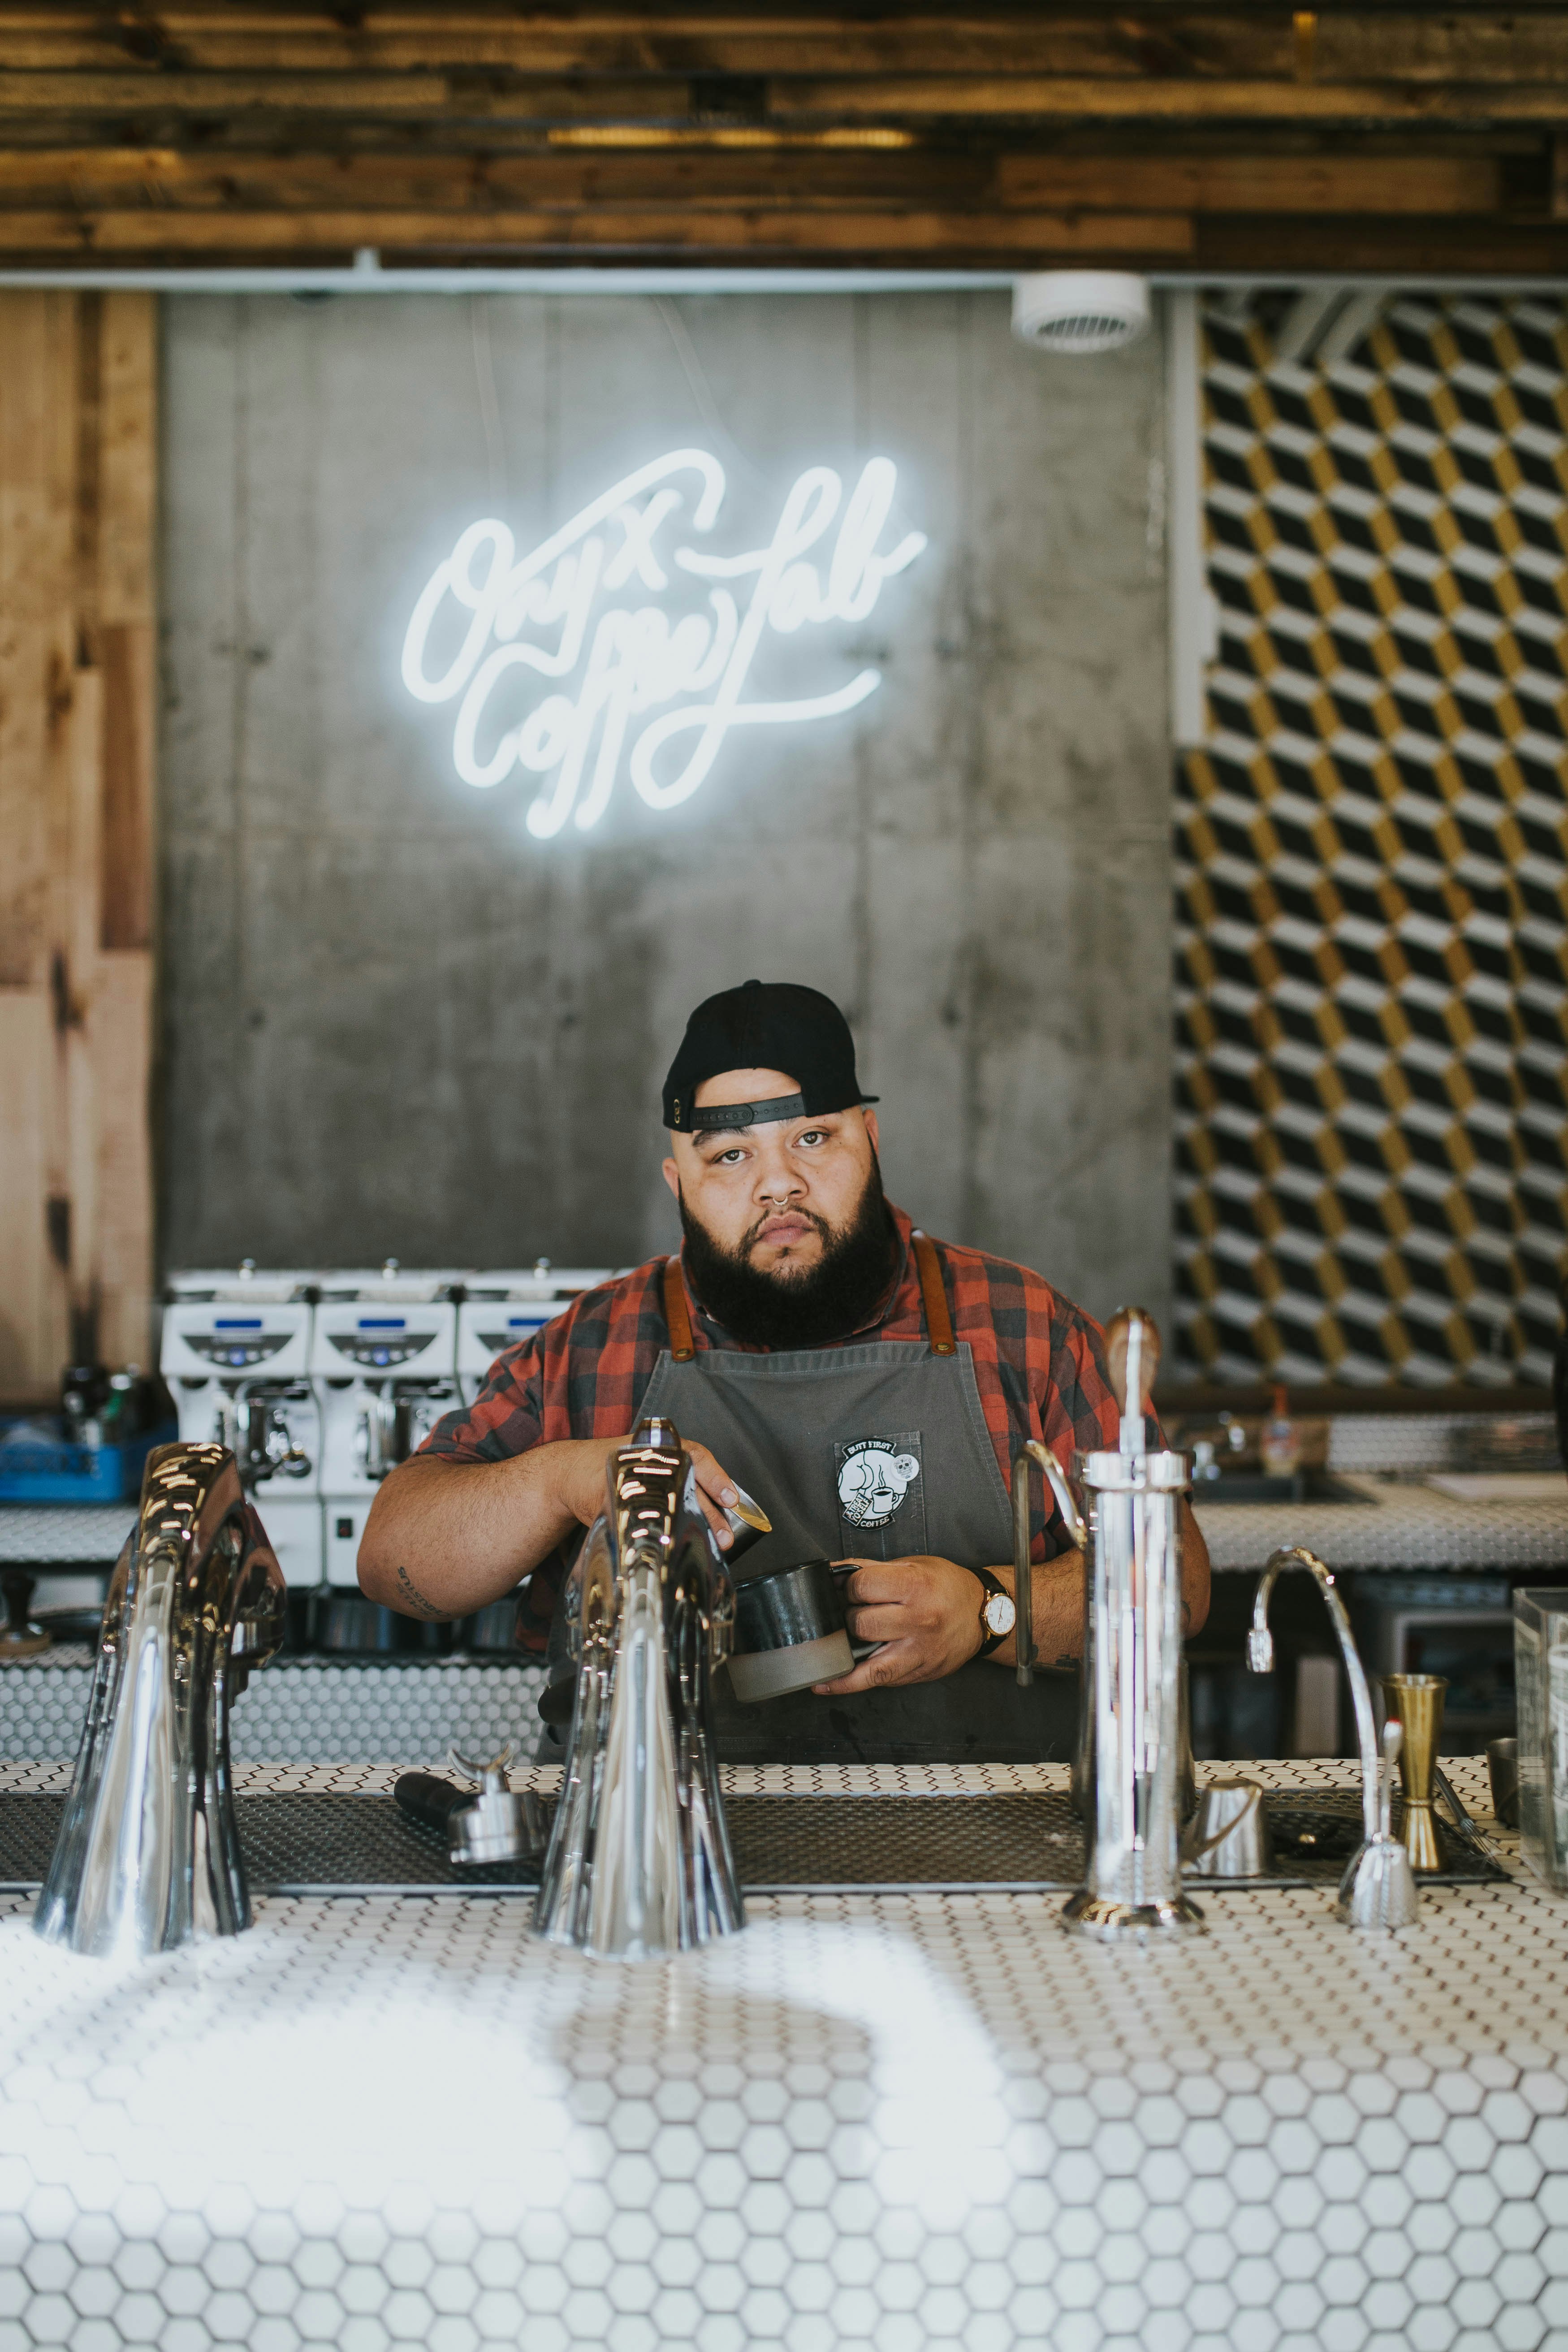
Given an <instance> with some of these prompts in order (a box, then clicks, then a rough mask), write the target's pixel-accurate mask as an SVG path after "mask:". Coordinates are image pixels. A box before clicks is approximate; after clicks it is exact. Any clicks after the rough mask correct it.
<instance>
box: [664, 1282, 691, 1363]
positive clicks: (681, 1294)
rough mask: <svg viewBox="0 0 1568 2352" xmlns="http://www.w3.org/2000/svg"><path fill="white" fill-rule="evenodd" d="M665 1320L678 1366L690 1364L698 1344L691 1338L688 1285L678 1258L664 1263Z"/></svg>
mask: <svg viewBox="0 0 1568 2352" xmlns="http://www.w3.org/2000/svg"><path fill="white" fill-rule="evenodd" d="M664 1319H665V1321H666V1322H667V1323H668V1326H669V1352H670V1354H671V1356H672V1357H673V1358H674V1360H675V1361H676V1362H677V1363H678V1364H689V1362H690V1361H691V1360H692V1358H693V1356H695V1355H696V1353H697V1342H696V1340H695V1339H693V1338H692V1336H691V1318H690V1316H689V1314H688V1313H687V1311H686V1284H685V1281H684V1280H683V1278H682V1276H681V1272H680V1260H679V1258H678V1257H667V1258H666V1259H665V1261H664Z"/></svg>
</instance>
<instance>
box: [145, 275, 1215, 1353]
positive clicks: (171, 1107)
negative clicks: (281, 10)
mask: <svg viewBox="0 0 1568 2352" xmlns="http://www.w3.org/2000/svg"><path fill="white" fill-rule="evenodd" d="M164 320H165V325H164V333H165V361H166V367H165V409H164V419H165V421H164V431H165V436H166V447H165V462H164V467H163V480H164V483H165V493H164V496H165V516H164V555H163V613H164V617H165V638H166V644H165V681H166V698H165V706H164V753H163V775H164V793H165V803H164V809H163V871H164V877H165V883H164V895H163V971H164V1020H165V1026H164V1052H165V1073H164V1086H163V1102H164V1118H163V1261H164V1263H165V1265H181V1264H184V1265H189V1264H193V1263H203V1262H210V1261H213V1260H216V1261H220V1262H221V1261H226V1260H232V1259H235V1258H237V1257H238V1256H239V1255H243V1254H246V1253H249V1254H251V1255H256V1256H257V1257H258V1258H261V1259H263V1260H271V1261H273V1262H279V1261H282V1262H291V1263H296V1264H309V1263H326V1264H352V1263H356V1262H357V1263H364V1262H366V1261H370V1262H378V1261H379V1260H380V1258H381V1257H382V1256H383V1255H384V1254H386V1253H388V1252H393V1253H395V1254H396V1255H399V1256H401V1257H402V1258H403V1260H404V1261H405V1263H413V1262H416V1261H421V1262H426V1263H430V1262H436V1263H447V1264H456V1265H463V1264H479V1265H487V1264H489V1265H497V1264H507V1263H516V1262H518V1261H519V1260H529V1259H531V1257H532V1256H533V1255H534V1254H535V1253H536V1252H538V1251H541V1250H547V1251H549V1252H550V1253H551V1254H552V1255H553V1256H554V1257H555V1258H556V1259H557V1261H558V1262H566V1261H572V1260H575V1261H579V1262H582V1261H587V1262H605V1261H618V1260H625V1259H631V1258H635V1257H637V1256H639V1255H643V1254H644V1253H646V1252H647V1251H648V1250H650V1249H654V1248H658V1247H662V1246H665V1245H668V1243H669V1242H670V1240H671V1238H672V1236H673V1234H674V1233H675V1231H676V1227H675V1223H674V1218H673V1209H672V1204H671V1203H670V1202H669V1200H668V1195H667V1193H666V1192H665V1189H664V1186H663V1183H662V1181H660V1179H659V1176H658V1160H659V1157H660V1134H659V1129H658V1084H659V1080H660V1077H661V1076H662V1073H663V1070H664V1068H665V1066H666V1063H667V1061H668V1056H669V1055H670V1054H671V1052H672V1051H673V1048H674V1045H675V1043H676V1041H677V1039H678V1037H679V1031H680V1027H681V1024H682V1022H683V1020H684V1017H685V1014H686V1013H687V1012H688V1010H689V1007H690V1006H691V1005H692V1004H693V1003H696V1002H697V1000H698V999H699V998H700V997H701V996H703V995H705V994H707V993H708V992H710V990H712V989H714V988H718V987H721V986H725V985H728V984H730V983H731V982H735V981H738V980H742V979H744V978H746V977H747V976H748V975H749V974H751V973H753V972H755V973H758V974H760V975H761V976H763V977H764V978H785V977H794V978H804V979H808V980H810V981H812V982H816V984H818V985H819V986H822V987H824V988H826V989H827V990H829V991H830V992H832V993H833V994H835V995H836V996H837V997H838V999H839V1000H840V1002H841V1003H843V1004H844V1005H845V1007H846V1009H847V1012H848V1013H849V1014H850V1017H851V1019H852V1021H853V1022H854V1024H855V1028H856V1033H857V1035H858V1041H859V1046H860V1058H861V1069H862V1074H863V1077H864V1081H865V1083H866V1084H867V1085H868V1087H871V1088H873V1089H874V1090H876V1091H877V1092H878V1093H879V1094H880V1096H881V1097H882V1121H883V1130H884V1162H885V1168H886V1174H887V1181H888V1185H889V1191H890V1192H891V1193H892V1195H893V1197H894V1198H896V1199H897V1200H899V1201H900V1202H903V1203H904V1204H905V1205H906V1206H907V1207H908V1208H909V1209H910V1212H911V1213H913V1214H914V1215H915V1216H916V1217H917V1218H918V1219H920V1220H921V1221H923V1222H924V1223H927V1224H928V1225H930V1226H931V1229H932V1230H933V1231H935V1232H937V1233H940V1234H949V1235H952V1236H953V1237H954V1238H963V1239H967V1240H971V1241H973V1242H977V1243H979V1244H983V1245H984V1246H986V1247H989V1248H992V1249H995V1250H999V1251H1002V1252H1004V1253H1006V1254H1007V1255H1014V1256H1018V1257H1022V1258H1025V1259H1027V1260H1028V1261H1030V1262H1031V1263H1033V1264H1035V1265H1038V1266H1039V1267H1041V1268H1042V1270H1044V1271H1045V1272H1047V1274H1049V1275H1050V1276H1052V1278H1053V1279H1055V1280H1057V1281H1058V1283H1060V1284H1061V1285H1062V1286H1063V1287H1065V1288H1066V1289H1068V1291H1070V1292H1072V1293H1074V1294H1076V1295H1077V1296H1078V1297H1080V1298H1081V1299H1082V1300H1083V1302H1084V1303H1085V1304H1086V1305H1088V1306H1089V1307H1092V1308H1094V1309H1096V1310H1097V1311H1100V1312H1103V1311H1106V1310H1107V1309H1108V1308H1109V1307H1110V1306H1111V1305H1112V1304H1113V1303H1114V1302H1115V1301H1116V1300H1117V1299H1119V1298H1120V1297H1124V1296H1139V1297H1142V1298H1143V1299H1145V1300H1146V1301H1147V1303H1148V1304H1150V1305H1151V1306H1152V1307H1154V1308H1155V1309H1156V1311H1161V1310H1163V1309H1164V1308H1165V1307H1166V1305H1167V1301H1168V1297H1169V1261H1170V1254H1171V1253H1170V1212H1169V1191H1170V1181H1169V1134H1170V1109H1169V1099H1170V1040H1169V1032H1170V1017H1169V999H1170V982H1169V969H1170V915H1169V908H1170V897H1171V892H1170V853H1169V825H1170V793H1171V784H1170V761H1169V755H1168V750H1167V742H1166V724H1165V656H1164V593H1163V551H1162V548H1161V545H1160V526H1159V517H1158V507H1159V497H1158V485H1159V481H1160V479H1161V476H1160V472H1159V446H1160V408H1161V402H1160V384H1161V370H1160V353H1159V349H1158V345H1157V343H1156V342H1155V341H1154V340H1153V339H1151V340H1150V341H1147V342H1145V343H1144V344H1143V345H1142V346H1141V347H1139V348H1138V349H1136V350H1134V351H1132V352H1128V353H1124V354H1121V356H1119V357H1116V358H1113V359H1110V360H1102V361H1094V362H1063V361H1058V362H1051V361H1048V360H1044V359H1041V358H1038V357H1035V356H1032V355H1030V354H1028V353H1026V352H1024V351H1022V350H1021V349H1020V348H1019V347H1018V346H1017V345H1016V344H1015V343H1014V342H1013V341H1011V339H1010V337H1009V334H1008V327H1007V305H1006V301H1005V297H1003V296H1000V295H997V294H994V293H984V294H974V295H923V296H890V295H889V296H870V297H855V298H849V297H832V298H807V297H783V298H777V297H755V298H752V297H727V298H720V297H704V298H683V299H681V300H680V301H679V303H676V304H661V303H660V302H658V301H657V300H654V299H572V298H561V299H555V298H542V297H541V298H534V297H517V298H511V297H495V298H490V299H488V300H487V301H485V302H484V304H483V308H482V310H479V311H477V310H476V308H475V306H474V304H473V303H472V302H471V301H470V300H468V299H439V298H430V299H426V298H412V297H411V298H392V297H385V298H382V297H378V298H375V299H370V298H366V299H337V300H333V301H329V302H325V303H320V304H313V305H307V304H303V303H300V302H298V301H295V300H291V299H287V298H282V299H233V300H230V299H209V298H197V297H176V298H174V299H169V300H168V301H166V302H165V305H164ZM476 331H478V339H479V340H478V345H477V343H476ZM487 332H488V338H489V350H490V356H491V367H492V370H493V381H494V383H495V386H496V393H497V409H498V411H499V419H500V437H499V442H498V440H497V438H496V436H495V435H493V434H492V436H490V439H489V442H487V436H486V430H485V425H484V414H483V408H482V405H481V393H480V384H481V382H482V381H483V373H484V372H483V368H482V365H481V364H480V361H481V358H482V351H483V342H484V338H485V335H486V333H487ZM692 441H696V442H699V443H700V444H702V445H704V446H710V447H711V448H713V449H714V450H715V452H716V453H717V454H718V456H719V457H721V460H722V461H723V463H724V464H725V467H726V468H727V470H728V473H729V478H730V488H729V492H728V496H727V499H726V503H725V507H724V509H723V519H722V522H721V527H720V529H719V530H717V531H716V533H715V543H716V544H719V545H721V546H722V547H723V548H725V549H727V550H735V549H739V548H742V547H746V546H753V545H757V544H759V543H763V542H765V541H766V540H767V538H768V536H769V535H770V533H771V531H772V529H773V523H774V521H775V520H776V518H777V515H778V512H779V508H780V505H781V502H782V499H783V497H784V491H785V490H786V489H787V488H788V485H789V484H790V483H791V482H792V481H793V480H794V478H795V475H796V474H797V473H798V472H799V471H800V470H801V469H802V468H803V467H805V466H807V465H810V464H820V463H825V462H826V463H828V464H833V465H837V466H838V467H841V468H842V469H843V470H844V472H845V474H846V478H847V481H852V480H853V478H854V477H855V475H856V473H858V466H859V463H860V461H861V460H862V459H863V458H864V457H866V456H868V455H870V454H872V453H880V454H886V455H889V456H890V457H894V458H895V459H896V460H897V462H898V465H899V467H900V506H899V511H898V514H897V515H896V517H895V526H894V527H895V530H896V529H900V528H909V527H918V528H920V529H921V530H925V531H926V532H928V533H929V535H930V540H931V545H930V547H929V549H928V551H927V552H926V553H925V554H924V556H922V557H921V559H920V561H919V562H917V563H916V564H915V565H914V566H912V567H911V568H910V570H909V571H908V572H905V573H904V574H903V575H901V576H900V578H898V579H895V580H893V581H891V582H889V583H888V584H887V585H886V586H885V588H884V589H883V592H882V596H881V601H880V603H879V605H878V607H877V609H876V611H875V613H874V614H872V615H871V616H870V618H869V620H868V621H867V622H866V623H864V624H863V625H861V626H860V628H859V630H858V632H857V631H856V630H855V629H852V628H845V627H842V626H841V627H840V628H839V630H838V631H837V635H833V636H832V637H831V639H830V638H829V633H827V632H826V631H820V632H817V633H816V640H817V641H816V644H815V645H813V646H810V647H809V648H808V647H806V646H805V645H804V642H803V641H804V638H805V635H810V634H811V633H809V632H806V633H803V637H802V639H801V640H795V639H792V640H789V641H787V642H786V641H784V640H778V641H775V646H774V653H775V654H776V655H777V656H779V658H780V659H783V658H784V656H787V661H785V665H784V669H783V670H779V671H778V672H777V673H776V680H782V681H783V683H782V685H780V684H779V683H777V682H775V683H774V685H773V690H775V691H778V690H784V691H789V692H803V693H810V692H821V691H824V690H825V689H826V688H829V687H834V686H837V685H839V684H841V683H842V682H843V681H844V680H845V679H847V677H850V676H851V675H852V674H853V672H854V670H855V669H856V668H857V667H859V666H860V665H861V664H862V663H864V662H867V661H873V662H876V663H877V664H879V666H880V667H882V669H883V671H884V674H885V675H884V683H883V686H882V688H881V689H880V691H879V693H878V694H876V695H875V696H873V697H872V698H871V699H870V701H869V702H868V704H867V705H866V706H865V707H864V708H863V709H861V710H859V711H858V712H856V713H854V714H852V715H850V716H847V717H839V718H837V719H832V720H830V721H826V722H823V723H821V724H816V725H812V726H809V727H801V728H793V729H783V728H781V729H778V730H773V731H772V732H771V733H770V734H768V735H766V736H764V735H763V733H762V732H761V731H759V730H752V731H750V732H748V733H744V734H736V735H733V736H731V738H730V740H728V742H727V743H726V746H725V749H724V751H722V753H721V756H720V759H719V761H718V763H717V765H716V767H715V769H714V771H713V773H712V774H711V775H710V778H709V780H708V782H706V783H705V784H704V785H703V787H702V788H701V790H700V792H699V793H696V794H695V795H694V796H693V797H692V798H691V799H690V800H689V802H687V803H685V804H684V805H683V806H681V807H680V808H679V809H674V810H669V811H666V812H663V813H655V812H653V811H651V810H649V809H648V808H647V807H645V806H644V804H643V803H641V802H640V801H639V800H637V798H636V797H635V796H634V795H633V793H631V792H630V790H629V789H628V787H627V786H626V783H625V782H624V781H623V782H622V783H621V784H620V785H619V786H618V788H617V792H616V798H615V800H614V802H613V803H612V805H611V806H610V808H609V810H608V812H607V814H606V815H605V819H604V821H603V823H602V824H600V825H599V827H598V828H597V830H596V831H595V833H593V834H591V835H579V834H575V833H574V830H573V828H572V827H570V826H569V827H568V828H567V830H566V831H565V832H563V833H562V834H561V835H558V836H557V837H556V838H555V839H553V840H549V841H538V840H535V839H533V838H532V837H531V835H529V833H528V832H527V831H526V830H525V828H524V826H523V824H522V811H523V809H524V807H525V805H526V803H527V802H528V800H529V798H530V797H531V790H532V785H531V782H530V781H529V780H526V779H523V778H521V777H519V776H517V775H515V774H514V775H513V777H512V778H511V779H510V782H508V783H506V784H503V785H502V786H500V787H499V788H498V789H496V790H494V791H490V792H478V791H475V790H474V789H472V788H471V787H470V786H468V785H466V784H463V783H461V782H458V779H457V777H456V775H455V773H454V772H453V768H452V763H451V753H450V743H451V732H452V709H451V706H447V708H445V709H429V708H424V707H421V706H419V705H417V704H416V703H415V702H414V701H413V700H412V699H411V698H409V696H408V695H407V694H406V693H405V690H404V688H403V687H402V686H401V684H400V682H399V678H398V669H397V665H398V657H399V652H400V648H401V644H402V638H403V632H404V628H405V622H406V619H407V615H408V613H409V611H410V608H411V606H412V604H413V602H414V599H415V596H416V593H417V592H418V589H419V587H420V586H421V585H422V583H424V581H425V580H426V577H427V576H428V575H429V573H430V572H431V570H432V569H433V567H434V565H435V564H436V562H437V561H438V560H439V559H440V558H441V557H442V556H444V555H445V554H446V553H447V551H448V550H449V549H450V547H451V545H452V542H453V540H454V538H455V536H456V533H457V531H458V529H459V528H460V527H461V526H462V525H463V524H465V523H466V522H468V521H469V520H473V519H474V518H476V517H477V516H479V515H480V514H483V513H486V512H489V511H499V512H500V513H501V514H503V515H504V516H505V517H506V518H507V519H508V520H509V521H510V522H511V524H512V526H513V528H514V529H515V530H516V532H517V537H518V541H519V544H520V547H521V546H525V545H529V544H531V543H532V542H533V541H535V540H536V539H537V538H539V537H542V535H543V534H544V533H546V532H547V531H549V530H552V529H554V528H556V527H557V526H558V525H559V524H560V523H561V521H562V520H563V519H564V518H565V517H566V516H568V515H570V514H571V513H573V512H574V510H575V509H577V508H578V507H579V506H580V505H581V504H582V503H583V502H584V501H585V500H586V499H588V498H590V497H592V496H594V495H595V494H596V493H597V492H598V491H599V490H601V489H602V488H605V487H607V486H608V484H609V483H610V482H611V481H612V480H614V479H615V478H616V476H617V475H619V474H621V473H622V472H624V471H626V470H627V469H629V468H630V467H633V466H635V465H637V464H639V463H641V462H643V461H644V460H646V459H647V457H651V456H653V455H655V454H657V453H658V452H660V451H661V450H664V449H668V448H671V447H677V446H681V445H683V444H686V443H689V442H692ZM1152 500H1153V504H1154V511H1153V512H1152V510H1151V502H1152ZM891 535H892V534H891V533H890V534H889V537H890V536H891ZM797 653H798V658H797ZM790 665H793V666H794V667H790ZM760 667H761V666H759V677H760ZM786 672H787V675H786ZM752 690H753V691H755V690H757V689H756V687H755V685H754V686H753V688H752Z"/></svg>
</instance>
